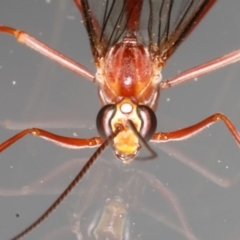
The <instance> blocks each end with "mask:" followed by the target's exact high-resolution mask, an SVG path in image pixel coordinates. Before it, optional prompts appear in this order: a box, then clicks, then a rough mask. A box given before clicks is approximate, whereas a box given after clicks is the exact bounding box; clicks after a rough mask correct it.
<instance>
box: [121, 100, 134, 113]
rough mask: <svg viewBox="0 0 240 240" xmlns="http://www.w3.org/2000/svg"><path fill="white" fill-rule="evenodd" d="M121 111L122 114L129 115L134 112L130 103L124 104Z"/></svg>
mask: <svg viewBox="0 0 240 240" xmlns="http://www.w3.org/2000/svg"><path fill="white" fill-rule="evenodd" d="M120 110H121V112H122V113H124V114H128V113H131V112H132V110H133V108H132V105H131V104H129V103H123V104H122V106H121V108H120Z"/></svg>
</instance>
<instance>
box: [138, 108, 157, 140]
mask: <svg viewBox="0 0 240 240" xmlns="http://www.w3.org/2000/svg"><path fill="white" fill-rule="evenodd" d="M137 112H138V115H139V117H140V119H141V122H142V125H141V128H140V134H141V136H142V137H143V138H144V139H145V140H146V141H149V140H150V139H151V138H152V136H153V134H154V133H155V131H156V128H157V118H156V115H155V113H154V112H153V110H152V109H151V108H150V107H148V106H144V105H140V106H138V107H137Z"/></svg>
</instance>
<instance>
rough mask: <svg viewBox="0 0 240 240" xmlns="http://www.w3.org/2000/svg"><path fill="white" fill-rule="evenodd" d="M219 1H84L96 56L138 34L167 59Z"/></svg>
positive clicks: (84, 9) (85, 15) (86, 19)
mask: <svg viewBox="0 0 240 240" xmlns="http://www.w3.org/2000/svg"><path fill="white" fill-rule="evenodd" d="M214 2H215V0H82V1H81V5H82V13H83V19H84V23H85V26H86V28H87V31H88V34H89V38H90V43H91V47H92V51H93V54H94V56H95V57H98V56H103V55H104V54H105V53H106V52H107V50H108V49H109V48H110V47H111V46H112V45H114V44H116V42H118V41H119V40H120V39H122V38H123V37H124V36H127V35H136V36H137V38H138V39H139V40H140V41H141V42H142V43H143V44H145V45H146V46H148V47H149V49H150V51H151V52H152V53H155V54H158V55H159V56H161V57H162V58H163V59H164V60H166V59H167V58H168V57H169V56H170V55H171V54H172V53H173V52H174V50H175V49H176V47H177V46H178V45H179V43H180V42H181V41H182V40H183V39H184V37H185V36H186V35H187V34H188V33H189V31H190V30H191V29H192V28H193V27H194V25H196V23H197V21H198V20H199V19H200V18H201V16H202V15H203V14H204V13H205V12H206V11H207V10H208V9H209V8H210V7H211V6H212V5H213V3H214Z"/></svg>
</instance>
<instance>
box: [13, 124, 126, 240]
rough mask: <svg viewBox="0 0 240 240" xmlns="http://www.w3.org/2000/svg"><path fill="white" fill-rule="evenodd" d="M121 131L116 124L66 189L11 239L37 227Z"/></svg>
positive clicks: (16, 238)
mask: <svg viewBox="0 0 240 240" xmlns="http://www.w3.org/2000/svg"><path fill="white" fill-rule="evenodd" d="M121 131H123V126H122V125H120V124H119V125H118V126H117V127H116V131H115V132H113V133H112V134H111V135H109V137H108V138H107V139H106V140H105V141H104V142H103V143H102V144H101V145H100V146H99V147H98V149H97V150H96V151H95V152H94V153H93V155H92V156H91V158H90V159H89V160H88V161H87V162H86V164H85V165H84V166H83V168H82V169H81V171H80V172H79V173H78V174H77V176H76V177H75V178H74V179H73V180H72V182H71V183H70V184H69V185H68V187H66V189H65V190H64V191H63V192H62V194H61V195H60V196H59V197H58V198H57V199H56V200H55V201H54V202H53V203H52V204H51V206H50V207H49V208H48V209H47V210H46V211H45V212H44V213H43V214H42V215H41V216H40V217H39V218H38V219H37V220H36V221H34V222H33V223H32V224H31V225H30V226H29V227H27V228H26V229H25V230H23V231H22V232H21V233H19V234H18V235H16V236H15V237H13V238H12V239H11V240H18V239H20V238H22V237H24V236H25V235H27V234H28V233H29V232H30V231H32V230H33V229H34V228H35V227H37V226H38V225H39V224H40V223H42V222H43V221H44V220H45V219H46V218H47V217H48V216H49V215H50V214H51V213H52V212H53V210H55V209H56V208H57V206H59V204H60V203H61V202H62V201H63V200H64V199H65V198H66V197H67V196H68V194H69V193H70V192H71V190H72V189H73V188H74V187H75V186H76V185H77V184H78V182H79V181H80V180H81V179H82V178H83V177H84V176H85V174H86V172H87V171H88V169H89V168H90V167H91V166H92V165H93V163H94V162H95V161H96V159H97V158H98V156H99V155H100V154H101V153H102V152H103V151H104V150H105V149H106V147H107V146H108V145H109V143H110V142H111V141H112V140H113V139H114V138H115V137H116V136H117V135H118V133H119V132H121Z"/></svg>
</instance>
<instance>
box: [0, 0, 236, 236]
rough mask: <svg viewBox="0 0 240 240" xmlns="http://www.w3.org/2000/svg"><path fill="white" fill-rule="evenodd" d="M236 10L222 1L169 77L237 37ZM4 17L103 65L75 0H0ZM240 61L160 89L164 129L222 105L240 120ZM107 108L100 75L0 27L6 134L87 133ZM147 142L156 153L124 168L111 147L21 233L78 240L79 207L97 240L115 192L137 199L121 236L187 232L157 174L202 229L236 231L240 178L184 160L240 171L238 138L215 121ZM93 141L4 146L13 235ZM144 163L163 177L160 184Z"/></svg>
mask: <svg viewBox="0 0 240 240" xmlns="http://www.w3.org/2000/svg"><path fill="white" fill-rule="evenodd" d="M239 11H240V3H239V1H237V0H235V1H224V0H218V1H217V3H216V4H215V5H214V6H213V7H212V9H211V10H210V11H209V13H208V14H207V15H206V16H205V17H204V19H203V20H202V21H201V23H200V24H199V25H198V26H197V28H196V29H195V30H194V31H193V32H192V33H191V35H190V36H189V37H188V38H187V40H185V41H184V42H183V43H182V44H181V46H180V47H179V48H178V50H177V51H176V53H175V54H174V55H173V56H172V57H171V59H169V61H168V63H167V66H166V67H165V69H164V71H163V78H164V79H166V78H169V77H172V76H174V75H175V74H177V73H179V72H181V71H184V70H186V69H188V68H191V67H193V66H196V65H198V64H201V63H204V62H205V61H208V60H211V59H214V58H216V57H218V56H221V55H224V54H227V53H229V52H231V51H233V50H236V49H238V48H240V40H239V39H240V27H239ZM0 24H3V25H8V26H11V27H14V28H19V29H24V30H25V31H27V32H28V33H29V34H31V35H32V36H34V37H36V38H37V39H39V40H41V41H43V42H44V43H46V44H47V45H49V46H52V47H53V48H54V49H57V50H58V51H60V52H62V53H63V54H65V55H67V56H69V57H71V58H72V59H74V60H76V61H78V62H80V63H81V64H83V65H84V66H86V67H87V68H88V69H90V70H91V71H92V72H93V73H94V72H95V68H94V64H93V58H92V56H91V51H90V47H89V42H88V36H87V33H86V31H85V29H84V26H83V24H82V22H81V16H80V14H79V12H78V10H77V8H76V7H75V5H74V3H73V1H66V0H58V1H56V0H35V1H29V0H21V1H17V0H8V1H2V2H1V3H0ZM239 66H240V63H236V64H233V65H231V66H227V67H225V68H223V69H220V70H217V71H215V72H212V73H209V74H207V75H205V76H202V77H200V78H198V79H197V81H191V82H188V83H186V84H182V85H179V86H176V87H174V88H172V89H168V90H165V91H162V93H161V96H160V101H159V105H158V109H157V112H156V115H157V119H158V128H157V129H158V131H163V132H167V131H173V130H176V129H179V128H183V127H186V126H189V125H192V124H194V123H196V122H198V121H200V120H202V119H204V118H206V117H208V116H210V115H212V114H213V113H216V112H222V113H224V114H226V116H228V117H229V118H230V119H231V120H232V122H233V123H234V124H235V126H236V127H237V128H238V129H240V117H239V110H240V100H239V99H240V98H239V89H240V68H239ZM100 108H101V106H100V103H99V99H98V94H97V86H96V85H94V84H93V83H90V82H88V81H86V80H85V79H84V78H82V77H81V76H77V75H76V74H74V73H72V72H70V71H68V70H66V69H64V68H62V67H61V66H59V65H58V64H56V63H54V62H52V61H50V60H49V59H46V58H45V57H43V56H41V55H40V54H38V53H36V52H34V51H33V50H31V49H28V48H27V47H25V46H23V45H21V44H19V43H17V42H16V41H15V40H14V38H13V37H10V36H7V35H5V34H1V35H0V124H1V126H0V142H3V141H4V140H6V139H8V138H9V137H11V136H12V135H13V134H15V133H17V132H18V131H19V130H20V129H24V128H27V127H39V128H44V129H46V130H49V131H52V132H54V133H57V134H62V135H66V136H79V137H81V138H84V137H86V138H89V137H93V136H97V135H98V134H97V131H96V128H95V118H96V115H97V113H98V111H99V109H100ZM151 146H152V147H153V149H154V150H156V151H157V153H158V157H157V158H156V159H154V160H151V161H146V162H143V161H134V162H132V163H131V164H130V165H129V166H125V167H124V166H122V164H121V162H119V160H117V159H116V158H115V157H114V155H113V153H112V150H111V149H110V148H108V149H107V150H106V151H105V152H104V154H102V156H101V157H100V158H99V161H98V162H97V164H96V165H95V166H93V167H92V168H91V169H90V171H89V173H88V174H87V176H86V178H84V180H83V181H82V182H81V184H79V186H78V187H76V189H75V190H74V192H73V194H71V195H70V196H69V197H68V198H67V199H66V200H65V201H64V202H63V203H62V204H61V205H60V207H59V208H57V210H56V211H55V212H54V213H53V214H52V215H51V216H50V217H49V218H48V219H47V220H46V221H45V222H44V223H43V224H41V225H40V226H39V227H38V228H37V229H35V230H34V231H33V232H31V233H30V234H29V235H28V236H27V237H26V238H24V239H77V237H76V236H75V235H74V234H73V233H71V232H72V229H73V228H74V226H75V224H76V222H75V221H74V219H75V218H74V216H76V213H78V214H79V216H80V217H79V218H80V226H79V228H80V229H81V233H82V239H93V238H92V237H91V235H92V230H91V229H93V228H94V227H93V226H94V219H96V218H97V217H96V215H101V210H102V209H103V208H104V207H105V206H107V204H108V203H109V199H116V198H114V197H117V196H118V197H120V198H121V199H123V201H124V204H128V205H127V206H129V207H128V208H127V210H126V211H127V213H128V214H127V216H128V218H127V222H128V228H127V229H125V230H124V232H125V235H126V236H125V235H124V236H125V237H124V239H127V235H128V233H129V236H130V239H150V240H151V239H152V240H154V239H156V236H157V238H158V239H160V238H161V239H164V240H168V239H169V240H173V239H178V240H179V239H187V238H186V236H184V234H182V232H181V225H180V224H179V221H178V218H177V216H176V214H174V211H173V210H172V209H171V208H170V207H169V205H168V204H167V203H166V201H165V200H164V198H163V197H162V196H161V194H160V193H159V192H158V191H157V186H158V183H159V182H158V181H161V182H162V184H163V185H164V186H167V187H169V189H171V191H172V192H173V193H175V194H176V196H177V197H178V199H179V201H180V204H181V206H182V208H183V210H184V213H185V215H186V219H187V221H188V223H189V225H190V227H191V229H192V231H193V233H194V234H195V235H196V237H197V239H204V240H215V239H216V240H237V239H240V232H239V229H240V228H239V226H240V208H239V202H240V183H239V182H238V181H237V182H236V184H235V185H234V186H232V187H230V188H223V187H219V186H218V185H216V184H215V183H213V182H211V181H210V180H209V179H207V178H206V177H203V176H202V175H200V174H199V173H198V172H196V171H194V170H193V169H191V168H189V167H188V166H186V165H184V164H183V163H181V162H180V161H178V160H181V161H188V160H191V161H194V162H195V163H197V164H199V165H201V166H204V168H205V169H207V170H208V171H211V172H212V173H213V174H215V175H217V176H219V178H221V177H222V178H229V179H235V178H236V176H238V174H239V173H240V149H239V147H238V145H237V144H236V142H235V141H234V139H233V137H232V136H231V134H230V133H229V132H228V130H227V128H226V127H225V125H224V124H223V123H217V124H215V125H212V126H211V127H209V128H207V129H206V130H204V131H203V132H201V133H200V134H198V135H197V136H195V137H193V138H191V139H188V140H186V141H178V142H172V143H171V142H170V143H167V144H159V145H156V144H151ZM93 151H94V150H93V149H81V150H70V149H64V148H61V147H59V146H55V145H54V144H52V143H50V142H47V141H44V140H42V139H38V138H34V137H32V136H27V137H25V138H24V139H22V140H21V141H19V142H18V143H16V144H15V145H13V146H11V147H10V148H9V149H7V150H6V151H4V152H2V153H1V156H0V195H1V197H0V232H1V239H3V240H8V239H10V238H11V237H13V236H14V235H16V234H17V233H19V232H20V231H21V230H23V229H24V228H25V227H27V226H28V225H29V224H30V223H31V222H32V221H34V220H35V219H36V218H37V217H38V216H39V215H40V214H41V213H43V211H44V210H46V208H47V207H48V206H49V205H50V204H51V203H52V202H53V200H54V199H56V197H57V196H58V195H59V194H60V193H61V191H63V190H64V188H65V187H66V186H67V184H68V183H69V182H70V181H71V179H72V178H73V177H74V176H75V175H76V174H77V172H78V171H79V170H80V169H81V167H82V166H83V163H84V162H85V161H86V160H87V159H88V158H89V157H90V156H91V155H92V153H93ZM143 152H144V154H145V153H146V154H147V152H145V151H143ZM142 172H145V173H146V174H148V176H151V177H150V178H152V179H157V180H158V181H157V180H155V185H154V184H153V185H154V186H153V185H151V184H150V181H147V179H146V178H144V176H145V175H144V174H141V173H142ZM41 181H43V183H41ZM153 182H154V181H153ZM10 195H12V196H10ZM153 212H154V214H153ZM74 214H75V215H74ZM162 217H164V219H167V220H169V221H166V220H161V219H162ZM169 222H170V224H169ZM60 236H61V237H60ZM79 239H81V238H80V237H79Z"/></svg>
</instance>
